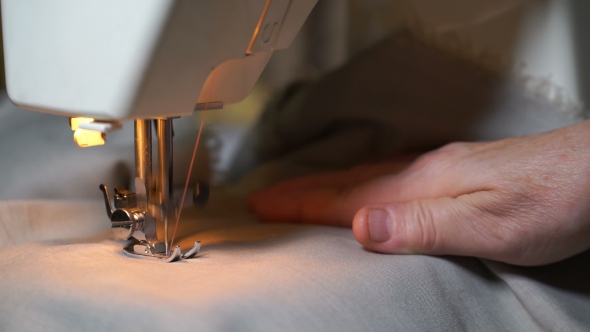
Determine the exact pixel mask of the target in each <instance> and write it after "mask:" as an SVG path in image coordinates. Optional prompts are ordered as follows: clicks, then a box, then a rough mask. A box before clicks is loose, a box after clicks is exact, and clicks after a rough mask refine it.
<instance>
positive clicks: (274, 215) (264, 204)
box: [252, 197, 300, 223]
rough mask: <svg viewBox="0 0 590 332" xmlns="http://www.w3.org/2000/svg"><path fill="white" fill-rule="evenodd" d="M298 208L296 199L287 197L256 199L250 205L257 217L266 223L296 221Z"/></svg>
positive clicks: (298, 217) (298, 212)
mask: <svg viewBox="0 0 590 332" xmlns="http://www.w3.org/2000/svg"><path fill="white" fill-rule="evenodd" d="M299 210H300V208H299V205H298V203H297V201H295V200H292V199H289V197H276V198H272V199H263V200H258V201H256V202H254V203H253V205H252V212H254V214H256V216H257V217H258V219H259V220H260V221H262V222H268V223H281V222H298V221H299V219H300V216H299V214H300V211H299Z"/></svg>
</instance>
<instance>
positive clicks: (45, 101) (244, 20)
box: [1, 0, 317, 262]
mask: <svg viewBox="0 0 590 332" xmlns="http://www.w3.org/2000/svg"><path fill="white" fill-rule="evenodd" d="M316 1H317V0H248V1H244V0H124V1H121V0H86V1H79V0H1V4H2V27H3V34H4V52H5V65H6V83H7V90H8V95H9V97H10V99H11V100H12V102H13V103H14V104H16V105H17V106H19V107H22V108H27V109H32V110H36V111H41V112H48V113H54V114H59V115H64V116H67V117H69V118H70V126H71V129H72V130H73V131H74V141H75V142H76V143H77V144H78V145H79V146H81V147H91V146H95V145H101V144H105V140H106V136H107V135H108V134H109V132H111V131H113V130H117V129H120V128H121V126H122V124H121V121H123V120H134V124H135V191H131V190H128V189H125V188H117V189H115V195H114V204H112V203H111V200H110V197H109V191H108V189H107V187H106V186H105V185H102V184H101V185H100V189H101V190H102V192H103V196H104V200H105V205H106V210H107V214H108V216H109V218H110V221H111V225H112V229H113V231H114V233H115V235H116V236H117V237H118V238H121V239H132V240H134V241H133V242H132V245H130V246H128V247H126V248H125V250H126V251H127V252H129V253H131V254H138V255H146V256H150V257H157V258H160V259H162V260H165V261H169V262H170V261H175V260H180V259H187V258H191V257H194V256H195V255H196V254H197V253H198V251H199V248H200V243H199V242H197V243H195V245H194V246H193V247H192V248H191V249H189V250H188V251H184V252H182V251H181V249H180V247H178V246H177V247H175V248H170V241H169V234H168V228H169V220H170V219H171V218H172V215H173V214H174V213H175V211H176V209H175V207H174V206H173V205H174V203H173V200H172V198H171V197H172V185H171V184H172V181H171V179H172V149H173V143H172V131H173V129H172V119H173V118H176V117H180V116H186V115H190V114H192V113H193V112H195V111H199V110H212V109H220V108H223V106H224V105H227V104H232V103H237V102H240V101H242V100H243V99H244V98H245V97H246V96H247V95H248V94H249V93H250V91H251V90H252V88H253V86H254V84H255V83H256V81H257V80H258V77H259V76H260V74H261V73H262V71H263V69H264V68H265V66H266V64H267V63H268V61H269V59H270V57H271V55H272V54H273V51H274V50H277V49H284V48H287V47H288V46H289V45H290V44H291V42H292V41H293V39H294V38H295V35H296V34H297V32H298V31H299V30H300V28H301V26H302V25H303V23H304V21H305V19H306V18H307V16H308V15H309V13H310V12H311V10H312V8H313V7H314V5H315V3H316ZM152 123H154V124H155V125H154V126H155V132H156V135H157V161H156V166H157V168H156V169H157V171H156V172H155V173H156V174H155V175H153V174H152V130H153V129H152ZM113 205H114V207H113ZM162 227H163V228H164V239H163V240H162V239H160V238H159V237H158V234H157V233H158V232H157V229H161V228H162Z"/></svg>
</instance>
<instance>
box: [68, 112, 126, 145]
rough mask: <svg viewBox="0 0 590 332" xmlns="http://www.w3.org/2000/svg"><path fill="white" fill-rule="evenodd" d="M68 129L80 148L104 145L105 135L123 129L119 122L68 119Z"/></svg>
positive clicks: (77, 118)
mask: <svg viewBox="0 0 590 332" xmlns="http://www.w3.org/2000/svg"><path fill="white" fill-rule="evenodd" d="M70 128H72V130H73V131H74V142H75V143H76V144H77V145H78V146H79V147H81V148H88V147H92V146H99V145H104V144H105V141H106V135H107V134H108V133H110V132H111V131H113V130H118V129H121V128H123V125H122V124H121V123H120V122H119V121H97V120H95V119H93V118H83V117H75V118H70Z"/></svg>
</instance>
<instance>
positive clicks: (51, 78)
mask: <svg viewBox="0 0 590 332" xmlns="http://www.w3.org/2000/svg"><path fill="white" fill-rule="evenodd" d="M316 1H317V0H248V1H244V0H124V1H120V0H85V1H79V0H49V1H48V0H2V21H3V22H2V24H3V34H4V49H5V63H6V82H7V90H8V95H9V97H10V99H11V100H12V101H13V103H15V104H16V105H17V106H19V107H23V108H27V109H32V110H37V111H43V112H50V113H55V114H60V115H66V116H81V117H90V118H96V119H103V120H127V119H138V118H160V117H166V118H167V117H176V116H183V115H189V114H191V113H192V112H193V110H194V109H195V104H197V103H205V102H216V103H217V105H219V104H220V103H222V104H231V103H237V102H239V101H241V100H243V99H244V98H245V97H246V96H247V95H248V94H249V93H250V91H251V89H252V87H253V86H254V84H255V83H256V81H257V79H258V77H259V76H260V74H261V73H262V70H263V69H264V67H265V66H266V64H267V62H268V60H269V59H270V56H271V55H272V53H273V51H274V50H276V49H282V48H286V47H288V46H289V45H290V44H291V42H292V41H293V39H294V37H295V35H296V34H297V32H298V31H299V29H300V28H301V26H302V25H303V23H304V21H305V19H306V18H307V16H308V14H309V12H310V11H311V9H312V8H313V6H314V5H315V2H316ZM212 73H215V75H212Z"/></svg>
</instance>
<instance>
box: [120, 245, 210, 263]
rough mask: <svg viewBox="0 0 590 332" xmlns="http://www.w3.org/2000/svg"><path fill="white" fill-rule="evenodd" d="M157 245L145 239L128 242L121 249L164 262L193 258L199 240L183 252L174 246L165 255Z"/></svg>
mask: <svg viewBox="0 0 590 332" xmlns="http://www.w3.org/2000/svg"><path fill="white" fill-rule="evenodd" d="M160 244H161V243H160ZM158 245H159V244H155V245H154V244H151V243H149V242H147V241H140V242H136V243H132V244H130V245H129V246H127V247H125V248H123V250H124V251H125V252H126V253H128V254H131V255H138V256H145V257H150V258H155V259H158V260H160V261H162V262H164V263H172V262H176V261H181V260H185V259H191V258H194V257H195V256H197V254H198V253H199V250H200V249H201V241H197V242H195V244H193V246H192V248H190V249H189V250H187V251H185V252H184V253H183V252H182V251H181V249H180V246H176V247H175V248H174V249H172V250H171V251H170V255H169V256H167V255H166V252H165V251H161V250H160V249H161V248H160V247H161V246H158Z"/></svg>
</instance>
